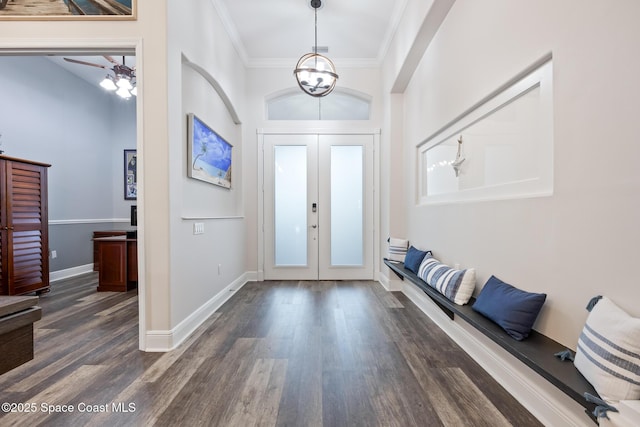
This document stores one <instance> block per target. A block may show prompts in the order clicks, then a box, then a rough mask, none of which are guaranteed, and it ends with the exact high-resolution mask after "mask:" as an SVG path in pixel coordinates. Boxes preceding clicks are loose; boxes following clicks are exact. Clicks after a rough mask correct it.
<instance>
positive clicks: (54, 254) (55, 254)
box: [51, 250, 58, 259]
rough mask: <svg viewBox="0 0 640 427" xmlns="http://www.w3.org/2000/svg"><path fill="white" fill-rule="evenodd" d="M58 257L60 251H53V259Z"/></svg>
mask: <svg viewBox="0 0 640 427" xmlns="http://www.w3.org/2000/svg"><path fill="white" fill-rule="evenodd" d="M56 258H58V251H55V250H54V251H51V259H56Z"/></svg>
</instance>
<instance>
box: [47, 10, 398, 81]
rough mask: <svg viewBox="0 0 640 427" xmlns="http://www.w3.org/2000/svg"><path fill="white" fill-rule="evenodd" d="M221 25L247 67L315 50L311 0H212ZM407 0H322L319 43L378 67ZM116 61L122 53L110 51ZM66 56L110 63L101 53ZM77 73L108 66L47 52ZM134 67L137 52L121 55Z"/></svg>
mask: <svg viewBox="0 0 640 427" xmlns="http://www.w3.org/2000/svg"><path fill="white" fill-rule="evenodd" d="M211 1H212V3H213V5H214V7H215V8H216V10H217V11H218V14H219V15H220V16H221V19H222V21H223V24H224V26H225V29H226V30H227V32H228V33H229V34H230V36H231V40H232V42H233V44H234V45H235V47H236V50H237V51H238V54H239V55H240V56H241V58H242V60H243V61H244V63H245V65H247V66H249V67H270V66H290V67H292V66H293V65H295V63H296V61H297V60H298V59H299V58H300V57H301V56H302V55H304V54H305V53H308V52H310V51H311V50H312V49H313V44H314V9H313V8H312V7H311V5H310V3H311V0H211ZM406 4H407V0H322V6H321V7H320V8H319V9H318V46H328V47H329V52H328V53H327V54H326V55H327V56H328V57H329V58H331V59H332V60H333V61H334V62H335V63H336V66H337V67H340V66H369V67H375V66H379V65H380V63H381V61H382V58H383V57H384V55H385V54H386V51H387V48H388V46H389V43H390V41H391V38H392V37H393V34H394V33H395V30H396V28H397V26H398V23H399V22H400V17H401V16H402V12H403V11H404V8H405V6H406ZM112 56H113V58H114V59H116V60H117V61H118V62H121V61H122V58H123V57H122V56H117V55H112ZM66 57H68V58H73V59H77V60H80V61H85V62H91V63H95V64H100V65H105V66H108V67H109V68H111V67H112V65H111V64H110V63H109V61H107V60H106V59H105V58H104V57H102V56H72V55H66ZM47 58H49V59H50V60H51V61H53V62H55V63H57V64H58V65H60V66H61V67H64V68H65V69H66V70H68V71H69V72H71V73H73V74H76V75H78V76H79V77H80V78H82V79H84V80H86V81H88V82H90V83H93V84H98V83H100V81H102V79H104V77H105V75H106V74H107V73H108V71H107V70H104V69H101V68H97V67H91V66H87V65H80V64H72V63H69V62H66V61H64V60H63V59H62V58H63V56H48V57H47ZM125 61H126V64H127V65H128V66H131V67H133V66H134V65H135V57H134V56H127V57H125Z"/></svg>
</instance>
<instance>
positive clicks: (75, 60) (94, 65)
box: [62, 58, 111, 70]
mask: <svg viewBox="0 0 640 427" xmlns="http://www.w3.org/2000/svg"><path fill="white" fill-rule="evenodd" d="M62 59H64V60H65V61H67V62H73V63H74V64H80V65H89V66H91V67H98V68H104V69H105V70H110V69H111V68H109V67H106V66H104V65H100V64H94V63H92V62H84V61H79V60H77V59H71V58H62Z"/></svg>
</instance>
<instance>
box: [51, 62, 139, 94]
mask: <svg viewBox="0 0 640 427" xmlns="http://www.w3.org/2000/svg"><path fill="white" fill-rule="evenodd" d="M103 56H104V58H105V59H106V60H107V61H109V62H110V63H111V64H112V66H111V67H109V66H107V65H101V64H94V63H93V62H86V61H80V60H78V59H72V58H63V59H64V60H65V61H67V62H72V63H74V64H80V65H89V66H91V67H97V68H103V69H105V70H109V71H111V72H113V74H107V76H106V77H105V78H104V80H102V81H101V82H100V86H102V87H103V88H104V89H106V90H110V91H115V92H116V93H117V94H118V95H120V96H121V97H122V98H125V99H128V98H131V95H134V96H137V94H138V90H137V87H136V69H135V67H129V66H127V65H126V63H125V57H124V56H123V57H122V63H120V62H118V61H116V60H115V59H113V58H112V57H111V56H107V55H103Z"/></svg>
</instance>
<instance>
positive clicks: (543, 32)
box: [391, 0, 640, 348]
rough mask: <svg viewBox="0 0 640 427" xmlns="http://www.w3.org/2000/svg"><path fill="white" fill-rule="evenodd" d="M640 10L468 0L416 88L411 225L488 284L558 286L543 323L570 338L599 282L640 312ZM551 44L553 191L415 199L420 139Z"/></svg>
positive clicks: (407, 101) (411, 107)
mask: <svg viewBox="0 0 640 427" xmlns="http://www.w3.org/2000/svg"><path fill="white" fill-rule="evenodd" d="M637 16H640V3H638V2H635V1H631V0H627V1H618V2H582V1H577V0H574V1H562V2H557V1H552V0H546V1H539V2H533V3H527V4H524V5H523V4H522V3H521V2H512V1H509V0H487V1H484V2H477V1H473V0H457V1H456V2H455V4H454V6H453V8H452V9H451V11H450V12H449V14H448V16H447V17H446V19H445V21H444V23H443V24H442V26H441V28H440V30H439V32H438V33H437V34H436V36H435V38H434V39H433V41H432V43H431V45H430V46H429V47H428V49H427V51H426V53H425V55H424V56H423V58H422V60H421V61H420V64H419V66H418V68H417V70H416V71H415V74H414V75H413V78H412V80H411V82H410V84H409V85H408V87H407V89H406V91H405V92H404V127H403V130H404V144H403V145H404V164H403V167H402V169H403V175H404V186H405V189H406V190H405V202H404V205H405V207H406V212H407V216H406V219H407V224H408V227H407V232H408V237H409V238H410V239H411V240H412V241H413V242H414V244H417V245H419V246H421V247H423V248H425V249H431V250H433V251H434V253H435V255H436V257H438V258H441V259H442V261H444V262H447V263H450V264H454V263H459V264H460V265H461V266H463V267H475V268H476V269H477V273H478V285H479V287H480V286H482V284H484V282H485V281H486V280H487V279H488V278H489V276H490V275H492V274H495V275H496V276H498V277H499V278H501V279H502V280H504V281H507V282H509V283H511V284H513V285H515V286H518V287H520V288H523V289H526V290H528V291H534V292H545V293H547V294H548V299H547V302H546V304H545V307H544V309H543V311H542V313H541V316H540V318H539V321H538V323H537V329H539V330H541V331H542V332H543V333H545V334H546V335H549V336H551V337H552V338H554V339H556V340H558V341H560V342H562V343H563V344H565V345H567V346H569V347H571V348H575V345H576V342H577V338H578V335H579V333H580V331H581V329H582V326H583V323H584V320H585V318H586V315H587V312H586V311H585V309H584V307H585V305H586V303H587V301H588V300H589V299H590V298H591V297H592V296H594V295H597V294H603V295H607V296H609V297H610V298H612V299H613V300H614V301H616V302H617V303H618V304H619V305H620V306H622V307H623V308H624V309H626V310H627V311H629V312H630V313H632V314H634V315H640V309H639V308H638V305H637V303H636V302H637V301H638V300H640V286H637V284H636V283H635V282H634V278H633V275H632V274H629V267H631V266H633V265H634V263H635V262H636V260H637V259H638V258H639V257H640V247H639V246H638V241H639V240H640V227H638V218H640V202H639V201H638V200H639V199H638V195H639V194H640V168H638V167H637V165H636V162H637V159H638V158H640V145H639V144H636V143H635V141H636V140H637V135H638V134H639V133H640V122H638V120H637V117H636V116H637V102H638V99H639V98H640V85H639V84H638V78H637V76H638V75H640V58H639V57H638V55H636V54H635V52H638V51H640V29H638V26H637V22H636V21H637V20H636V17H637ZM549 52H551V53H552V55H553V64H554V75H553V78H554V141H555V148H554V165H555V166H554V194H553V196H551V197H541V198H531V199H519V200H507V201H495V202H482V203H467V204H449V205H442V206H430V207H417V206H416V204H415V194H416V193H415V185H416V175H415V164H416V163H415V156H416V149H415V147H416V144H418V143H419V142H421V141H423V140H425V139H426V138H428V137H429V136H430V135H432V134H433V133H434V132H436V131H437V130H438V129H440V128H441V127H442V126H444V125H445V124H447V123H448V122H449V121H450V120H452V119H453V118H455V117H456V116H457V115H459V114H460V113H462V112H463V111H465V110H466V109H468V108H469V107H470V106H472V105H473V104H474V103H476V102H477V101H479V100H480V99H482V98H483V97H485V96H486V95H488V94H489V93H491V92H492V91H494V90H495V89H496V88H498V87H499V86H500V85H502V84H504V83H505V82H507V81H508V80H509V79H511V78H512V77H514V76H515V75H517V74H518V73H520V72H522V71H523V70H525V69H526V68H527V67H528V66H530V65H531V64H533V63H534V62H536V61H537V60H538V59H539V58H541V57H543V56H544V55H545V54H547V53H549ZM394 172H400V171H399V170H398V171H394V170H392V171H391V174H394Z"/></svg>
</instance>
